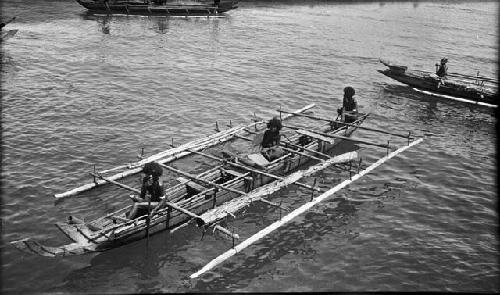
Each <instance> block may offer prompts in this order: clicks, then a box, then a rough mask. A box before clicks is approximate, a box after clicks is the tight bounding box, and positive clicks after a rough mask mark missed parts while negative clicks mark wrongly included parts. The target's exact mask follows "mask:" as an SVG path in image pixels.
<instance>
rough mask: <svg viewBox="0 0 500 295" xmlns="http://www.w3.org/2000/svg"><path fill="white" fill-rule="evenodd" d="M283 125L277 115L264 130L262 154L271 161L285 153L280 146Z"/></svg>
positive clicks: (261, 144)
mask: <svg viewBox="0 0 500 295" xmlns="http://www.w3.org/2000/svg"><path fill="white" fill-rule="evenodd" d="M282 127H283V125H282V124H281V121H280V120H279V119H278V118H277V117H273V118H272V119H271V120H270V121H269V122H268V123H267V129H266V131H265V132H264V137H263V138H262V142H261V143H260V146H261V154H262V155H263V156H264V157H265V158H266V159H267V160H269V161H272V160H275V159H277V158H279V157H281V156H282V155H283V154H284V152H283V150H282V149H281V148H280V139H281V134H280V130H281V128H282Z"/></svg>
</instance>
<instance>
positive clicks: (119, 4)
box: [76, 0, 238, 16]
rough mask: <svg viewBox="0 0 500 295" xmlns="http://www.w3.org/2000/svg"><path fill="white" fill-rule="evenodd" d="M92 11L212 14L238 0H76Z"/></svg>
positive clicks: (234, 5)
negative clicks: (216, 0) (172, 0)
mask: <svg viewBox="0 0 500 295" xmlns="http://www.w3.org/2000/svg"><path fill="white" fill-rule="evenodd" d="M76 1H77V2H78V3H79V4H80V5H82V6H83V7H85V8H87V9H88V10H89V11H90V12H92V13H105V14H130V15H154V16H212V15H217V14H219V13H224V12H227V11H229V10H231V9H236V8H238V1H236V0H221V1H220V2H219V3H218V4H216V3H214V1H204V2H167V1H152V2H150V3H148V1H126V0H76Z"/></svg>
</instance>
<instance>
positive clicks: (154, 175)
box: [127, 162, 165, 219]
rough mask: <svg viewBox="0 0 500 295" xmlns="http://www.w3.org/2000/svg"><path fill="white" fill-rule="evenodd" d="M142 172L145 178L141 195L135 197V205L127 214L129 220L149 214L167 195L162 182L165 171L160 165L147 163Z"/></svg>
mask: <svg viewBox="0 0 500 295" xmlns="http://www.w3.org/2000/svg"><path fill="white" fill-rule="evenodd" d="M142 172H143V173H144V174H145V176H144V178H143V179H142V187H141V195H140V196H139V197H137V196H133V198H132V200H133V201H134V205H133V207H132V209H131V210H130V212H129V213H128V214H127V218H129V219H135V218H137V217H139V216H142V215H145V214H148V212H149V210H152V209H153V208H154V207H156V206H157V205H158V202H160V199H161V197H162V196H163V194H164V193H165V189H164V187H163V185H162V183H161V181H160V176H161V175H162V174H163V169H162V167H161V166H160V165H159V164H158V163H155V162H151V163H146V165H144V168H143V169H142ZM148 204H149V205H148ZM148 206H149V208H148Z"/></svg>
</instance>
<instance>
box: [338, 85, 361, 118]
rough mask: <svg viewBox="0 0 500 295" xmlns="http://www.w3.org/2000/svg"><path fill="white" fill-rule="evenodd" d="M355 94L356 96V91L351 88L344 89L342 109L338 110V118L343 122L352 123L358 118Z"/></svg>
mask: <svg viewBox="0 0 500 295" xmlns="http://www.w3.org/2000/svg"><path fill="white" fill-rule="evenodd" d="M354 94H356V91H355V90H354V88H352V87H351V86H347V87H345V88H344V99H343V101H342V107H341V108H340V109H338V110H337V113H338V116H340V117H341V118H342V120H341V121H342V122H345V123H352V122H354V121H356V120H357V118H358V102H357V101H356V99H355V98H354ZM338 116H337V118H338Z"/></svg>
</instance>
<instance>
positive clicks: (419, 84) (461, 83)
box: [378, 60, 498, 107]
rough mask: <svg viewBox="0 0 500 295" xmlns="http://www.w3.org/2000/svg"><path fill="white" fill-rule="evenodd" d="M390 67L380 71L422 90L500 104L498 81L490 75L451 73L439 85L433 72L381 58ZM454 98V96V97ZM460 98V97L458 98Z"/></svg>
mask: <svg viewBox="0 0 500 295" xmlns="http://www.w3.org/2000/svg"><path fill="white" fill-rule="evenodd" d="M380 62H381V63H382V64H384V65H385V66H387V67H388V69H385V70H378V72H380V73H382V74H384V75H386V76H387V77H389V78H392V79H394V80H396V81H399V82H401V83H404V84H406V85H409V86H412V87H415V88H417V89H420V90H428V91H430V92H434V93H438V94H444V95H448V96H451V97H450V98H452V97H457V98H464V99H465V100H462V101H465V102H470V103H474V104H485V105H487V106H493V107H496V106H498V81H497V80H495V79H491V78H488V77H481V76H479V75H477V76H467V75H462V74H458V73H449V74H448V75H447V78H446V79H445V80H444V85H440V86H439V87H438V82H439V79H438V78H437V76H436V75H434V74H433V73H431V72H426V71H421V70H408V67H407V66H402V65H397V64H394V63H391V62H389V61H385V60H380ZM452 99H453V98H452ZM457 100H458V99H457Z"/></svg>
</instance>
